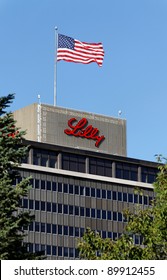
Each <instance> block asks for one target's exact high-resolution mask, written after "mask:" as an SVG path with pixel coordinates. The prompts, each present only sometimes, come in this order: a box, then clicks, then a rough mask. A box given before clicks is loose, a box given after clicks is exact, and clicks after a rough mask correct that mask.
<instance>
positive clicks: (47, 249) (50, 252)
mask: <svg viewBox="0 0 167 280" xmlns="http://www.w3.org/2000/svg"><path fill="white" fill-rule="evenodd" d="M28 251H29V252H39V251H40V252H42V253H43V255H47V256H58V257H68V258H75V259H77V258H79V252H78V250H77V249H76V248H69V247H60V246H51V245H44V244H37V243H35V244H32V243H29V244H28Z"/></svg>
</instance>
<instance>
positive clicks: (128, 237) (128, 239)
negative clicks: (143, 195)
mask: <svg viewBox="0 0 167 280" xmlns="http://www.w3.org/2000/svg"><path fill="white" fill-rule="evenodd" d="M153 185H154V193H155V198H154V200H153V201H152V205H151V206H150V207H149V208H147V209H141V208H140V207H138V208H136V210H135V213H131V212H130V211H129V210H128V209H127V210H126V211H125V212H124V215H125V216H126V219H127V224H126V226H125V229H124V232H123V234H122V235H121V236H120V237H119V238H118V239H117V240H112V239H102V238H101V237H100V236H99V234H98V233H97V232H94V231H91V230H90V229H87V231H86V233H85V235H84V236H83V239H82V240H81V241H80V242H79V243H78V249H79V252H80V257H81V258H82V259H89V260H92V259H93V260H97V259H103V260H114V259H118V260H144V259H146V260H164V259H165V260H166V259H167V164H164V165H160V166H159V172H158V175H157V178H156V182H155V183H154V184H153ZM135 234H136V235H139V236H140V237H141V240H142V244H140V245H135V244H134V240H133V238H132V237H133V235H135Z"/></svg>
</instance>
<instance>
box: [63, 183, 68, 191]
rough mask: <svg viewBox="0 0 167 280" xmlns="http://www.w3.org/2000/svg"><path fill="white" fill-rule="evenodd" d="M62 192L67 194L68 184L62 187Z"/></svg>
mask: <svg viewBox="0 0 167 280" xmlns="http://www.w3.org/2000/svg"><path fill="white" fill-rule="evenodd" d="M63 191H64V193H68V184H64V185H63Z"/></svg>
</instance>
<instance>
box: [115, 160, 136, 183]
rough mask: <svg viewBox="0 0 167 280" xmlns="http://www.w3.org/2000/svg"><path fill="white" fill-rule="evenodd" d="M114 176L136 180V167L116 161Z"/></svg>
mask: <svg viewBox="0 0 167 280" xmlns="http://www.w3.org/2000/svg"><path fill="white" fill-rule="evenodd" d="M116 178H121V179H126V180H132V181H137V179H138V167H137V166H136V165H133V164H128V163H120V162H119V163H116Z"/></svg>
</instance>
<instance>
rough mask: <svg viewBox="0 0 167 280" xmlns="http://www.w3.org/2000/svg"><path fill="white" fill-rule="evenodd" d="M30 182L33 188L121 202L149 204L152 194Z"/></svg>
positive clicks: (47, 182) (37, 180)
mask: <svg viewBox="0 0 167 280" xmlns="http://www.w3.org/2000/svg"><path fill="white" fill-rule="evenodd" d="M30 184H31V185H32V187H33V188H35V189H41V190H47V191H58V192H60V193H67V194H74V195H80V196H86V197H94V198H98V199H109V200H117V201H122V202H129V203H136V204H144V205H151V202H152V200H153V197H152V196H146V195H139V194H131V193H125V192H117V191H111V190H104V189H96V188H93V187H84V186H78V185H72V184H63V183H56V182H51V181H45V180H39V179H31V181H30Z"/></svg>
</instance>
